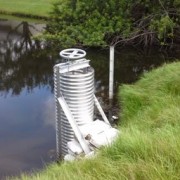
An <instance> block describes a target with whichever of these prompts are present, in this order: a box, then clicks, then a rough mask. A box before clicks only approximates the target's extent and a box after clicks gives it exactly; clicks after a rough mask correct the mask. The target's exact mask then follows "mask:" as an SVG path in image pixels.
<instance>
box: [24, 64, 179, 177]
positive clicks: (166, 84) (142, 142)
mask: <svg viewBox="0 0 180 180" xmlns="http://www.w3.org/2000/svg"><path fill="white" fill-rule="evenodd" d="M120 101H121V103H122V107H123V112H122V115H121V116H122V120H121V124H120V125H119V128H120V130H121V132H122V134H121V137H120V138H119V139H118V140H117V141H116V142H115V143H114V144H113V145H112V146H111V147H108V148H104V149H102V150H101V151H100V152H99V154H98V156H97V157H96V158H93V159H90V160H82V161H76V162H73V163H62V165H61V166H59V165H52V166H50V167H47V169H46V170H44V171H43V172H41V173H40V174H36V175H33V176H32V177H29V176H22V179H27V180H29V179H42V180H49V179H51V180H53V179H62V180H63V179H65V180H67V179H69V180H73V179H74V180H81V179H82V180H84V179H86V180H88V179H89V180H93V179H103V180H104V179H107V180H110V179H112V180H113V179H114V180H115V179H138V180H141V179H142V180H144V179H146V180H147V179H149V180H156V179H163V180H164V179H167V180H169V179H179V177H180V171H179V167H180V133H179V132H180V62H178V63H172V64H170V65H165V66H163V67H161V68H159V69H157V70H154V71H152V72H150V73H147V74H145V75H144V77H143V78H142V79H141V80H140V81H138V82H137V83H136V84H135V85H123V86H122V87H120Z"/></svg>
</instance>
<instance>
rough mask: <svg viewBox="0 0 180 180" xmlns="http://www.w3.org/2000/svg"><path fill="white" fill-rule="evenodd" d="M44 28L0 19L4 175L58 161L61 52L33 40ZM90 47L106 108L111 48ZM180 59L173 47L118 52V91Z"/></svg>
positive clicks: (0, 156)
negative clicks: (56, 90)
mask: <svg viewBox="0 0 180 180" xmlns="http://www.w3.org/2000/svg"><path fill="white" fill-rule="evenodd" d="M44 27H45V26H44V25H42V24H37V23H36V24H34V23H27V22H25V21H24V22H18V21H8V20H5V19H2V20H1V21H0V178H2V177H5V176H7V175H8V176H11V175H19V174H20V173H21V172H30V171H33V170H35V171H36V170H38V169H42V168H43V166H44V165H45V164H47V163H50V162H52V161H53V159H54V154H55V153H54V152H55V119H54V97H53V66H54V64H56V63H58V62H60V59H59V57H58V53H59V52H58V51H55V50H54V48H51V47H46V44H44V43H43V42H41V43H39V42H35V41H33V40H31V38H30V36H31V34H37V33H39V32H41V31H42V30H43V28H44ZM86 51H87V54H88V55H87V58H89V59H90V60H91V65H92V66H93V67H94V68H95V74H96V75H95V79H96V82H95V87H96V94H97V96H98V97H100V101H101V102H102V104H103V107H104V109H105V111H108V105H107V104H106V102H107V101H106V100H107V92H108V81H109V78H108V76H109V74H108V71H109V70H108V66H109V60H108V56H109V53H108V50H107V49H105V50H102V49H101V50H100V49H86ZM178 57H180V56H179V55H178V54H175V53H174V52H173V51H172V52H171V54H166V53H159V52H158V51H156V50H151V51H150V50H149V51H140V50H137V49H135V48H134V49H132V48H131V49H129V48H121V49H119V50H118V51H117V50H116V54H115V89H116V92H117V87H118V86H119V85H120V84H122V83H132V82H135V81H136V80H137V79H138V78H139V75H140V74H142V73H143V72H146V71H148V70H150V69H153V68H155V67H157V66H160V65H161V64H163V63H164V62H169V61H173V60H174V59H175V58H178ZM114 113H116V114H117V109H115V110H114Z"/></svg>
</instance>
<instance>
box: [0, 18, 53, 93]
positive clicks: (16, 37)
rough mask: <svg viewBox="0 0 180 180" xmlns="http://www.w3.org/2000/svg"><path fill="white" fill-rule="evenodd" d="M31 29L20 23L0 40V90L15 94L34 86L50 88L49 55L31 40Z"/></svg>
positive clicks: (36, 42) (51, 65)
mask: <svg viewBox="0 0 180 180" xmlns="http://www.w3.org/2000/svg"><path fill="white" fill-rule="evenodd" d="M32 29H33V30H34V31H38V29H37V28H36V27H35V26H33V25H31V24H29V23H28V22H25V21H23V22H22V23H20V24H18V25H17V26H16V27H15V28H13V29H11V30H10V31H9V32H8V33H7V36H6V39H5V40H0V79H1V81H0V91H1V92H3V94H4V93H9V92H10V93H12V94H13V95H19V94H20V93H21V91H22V90H23V89H24V88H27V90H28V91H31V90H32V89H33V88H35V87H37V86H45V85H46V86H47V87H49V88H51V90H52V88H53V80H52V78H53V77H52V75H53V72H52V70H53V65H54V60H53V59H54V58H52V56H51V55H50V54H53V52H52V50H51V52H50V51H48V50H47V48H46V47H45V44H43V43H42V42H39V41H36V40H32V39H31V37H32V32H31V31H32Z"/></svg>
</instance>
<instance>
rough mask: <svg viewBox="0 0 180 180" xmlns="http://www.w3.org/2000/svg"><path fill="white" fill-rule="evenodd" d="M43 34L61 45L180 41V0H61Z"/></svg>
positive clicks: (148, 44) (160, 43)
mask: <svg viewBox="0 0 180 180" xmlns="http://www.w3.org/2000/svg"><path fill="white" fill-rule="evenodd" d="M43 38H45V39H46V40H48V41H50V42H53V43H55V44H56V45H57V44H58V45H59V46H61V47H70V46H109V45H124V44H128V45H140V46H146V47H149V46H153V45H159V46H170V47H173V46H174V44H177V43H180V1H179V0H137V1H133V0H93V1H86V0H58V1H57V2H56V3H54V5H53V10H52V12H51V15H50V21H49V22H48V24H47V29H46V32H45V34H44V35H43Z"/></svg>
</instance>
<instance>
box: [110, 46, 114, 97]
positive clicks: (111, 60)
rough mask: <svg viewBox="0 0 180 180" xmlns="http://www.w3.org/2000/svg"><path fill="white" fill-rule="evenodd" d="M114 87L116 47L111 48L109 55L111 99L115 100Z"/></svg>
mask: <svg viewBox="0 0 180 180" xmlns="http://www.w3.org/2000/svg"><path fill="white" fill-rule="evenodd" d="M113 86H114V46H110V54H109V99H113V95H114V94H113Z"/></svg>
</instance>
